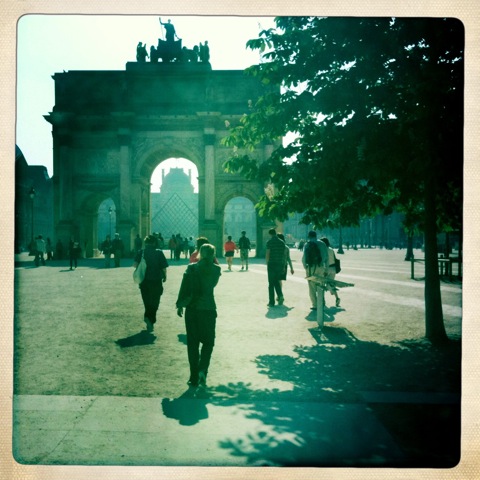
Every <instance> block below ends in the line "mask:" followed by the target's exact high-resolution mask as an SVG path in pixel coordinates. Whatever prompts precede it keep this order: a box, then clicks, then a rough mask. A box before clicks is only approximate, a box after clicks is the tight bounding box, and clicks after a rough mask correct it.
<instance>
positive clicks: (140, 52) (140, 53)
mask: <svg viewBox="0 0 480 480" xmlns="http://www.w3.org/2000/svg"><path fill="white" fill-rule="evenodd" d="M147 57H148V53H147V49H146V48H145V44H144V43H142V42H138V44H137V62H144V61H145V59H146V58H147Z"/></svg>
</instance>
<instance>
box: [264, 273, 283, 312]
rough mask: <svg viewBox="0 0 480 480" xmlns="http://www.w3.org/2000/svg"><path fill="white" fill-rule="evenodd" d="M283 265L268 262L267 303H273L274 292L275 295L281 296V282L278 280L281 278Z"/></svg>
mask: <svg viewBox="0 0 480 480" xmlns="http://www.w3.org/2000/svg"><path fill="white" fill-rule="evenodd" d="M282 272H283V265H276V264H273V265H271V264H268V265H267V273H268V303H270V304H272V305H273V304H274V303H275V292H276V293H277V297H278V298H280V297H283V293H282V284H281V283H280V280H281V278H282Z"/></svg>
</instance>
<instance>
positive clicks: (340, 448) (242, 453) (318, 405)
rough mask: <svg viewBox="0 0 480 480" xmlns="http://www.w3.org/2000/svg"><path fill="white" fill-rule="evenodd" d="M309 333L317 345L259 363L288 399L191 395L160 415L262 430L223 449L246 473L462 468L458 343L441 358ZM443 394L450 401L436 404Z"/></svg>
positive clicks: (217, 392)
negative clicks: (215, 415)
mask: <svg viewBox="0 0 480 480" xmlns="http://www.w3.org/2000/svg"><path fill="white" fill-rule="evenodd" d="M310 331H311V334H312V335H313V337H314V338H315V339H316V341H317V345H315V346H299V347H297V348H295V351H294V354H295V355H294V356H289V355H262V356H259V357H257V358H256V364H257V367H258V369H259V371H260V372H261V373H262V374H264V375H267V376H268V377H269V378H271V379H275V380H282V381H285V382H288V383H290V384H291V385H292V386H293V388H292V389H291V390H287V391H279V390H267V389H255V388H252V386H251V385H249V384H245V383H242V382H239V383H229V384H225V385H220V386H216V387H211V388H208V389H207V390H201V391H197V392H195V393H193V392H192V391H189V392H188V393H186V394H183V395H182V397H180V398H178V399H175V400H173V401H171V403H170V404H169V405H163V407H164V413H165V414H166V415H167V416H169V417H172V418H177V419H179V421H183V422H184V424H185V422H187V423H190V424H193V423H196V422H198V421H200V420H201V419H202V418H207V417H208V405H209V404H211V405H216V406H238V407H239V408H241V409H242V410H243V414H244V415H245V416H246V417H247V418H249V419H254V420H257V421H260V422H261V425H262V428H260V429H258V428H257V429H255V430H254V431H252V432H250V433H248V434H246V435H243V436H239V437H234V436H232V437H230V438H225V439H224V440H223V441H222V442H221V445H220V446H221V447H222V448H224V449H227V450H229V451H230V453H231V454H232V455H234V456H239V457H243V458H246V459H247V462H248V464H250V465H281V466H296V467H300V466H309V467H408V468H451V467H453V466H455V465H456V464H457V463H458V461H459V459H460V404H459V400H460V362H461V345H460V342H459V341H451V342H450V343H449V344H448V345H447V346H445V347H443V348H441V349H438V348H434V347H432V346H431V345H430V344H428V343H426V342H424V341H404V342H401V343H398V344H395V345H392V346H388V345H381V344H378V343H374V342H363V341H360V340H358V339H357V338H355V337H354V336H353V335H352V334H351V333H350V332H349V331H348V330H347V329H345V328H339V327H335V326H325V327H324V328H323V329H322V330H321V331H320V330H319V329H318V328H312V329H311V330H310ZM364 392H374V393H375V395H377V396H379V398H381V397H382V395H383V394H384V393H385V392H388V393H393V394H394V398H396V397H395V395H396V394H397V393H398V392H400V393H399V395H398V400H394V401H391V400H389V401H382V400H379V401H375V402H370V403H369V402H368V401H367V400H365V399H364V398H363V396H362V393H364ZM405 392H406V394H405ZM444 393H450V394H454V395H451V396H449V397H448V398H450V399H452V398H453V399H454V400H450V401H440V402H438V401H437V400H436V399H438V398H439V396H440V397H441V395H442V394H444ZM410 394H413V395H415V394H417V396H416V397H415V398H416V400H415V401H413V402H411V401H408V398H410V397H408V395H410ZM405 395H406V398H407V400H405ZM419 398H420V400H419ZM457 400H458V401H457ZM175 402H176V403H175ZM195 402H199V403H198V404H197V407H198V408H197V407H195V408H193V405H194V404H195ZM165 407H168V408H167V409H166V408H165ZM364 417H368V418H370V417H373V418H375V419H376V420H377V421H378V422H379V423H381V424H382V429H383V428H384V427H385V428H386V430H387V431H388V432H389V436H388V438H390V439H393V442H394V443H393V445H394V446H395V448H392V447H391V446H390V447H388V448H387V446H386V444H385V437H384V436H382V435H383V434H382V432H384V430H380V431H377V430H375V428H376V427H375V428H373V427H372V428H370V427H368V425H372V423H370V424H369V423H368V422H363V423H362V418H364ZM357 423H358V424H357ZM366 425H367V426H366ZM396 448H398V451H397V450H396ZM319 452H321V454H320V453H319Z"/></svg>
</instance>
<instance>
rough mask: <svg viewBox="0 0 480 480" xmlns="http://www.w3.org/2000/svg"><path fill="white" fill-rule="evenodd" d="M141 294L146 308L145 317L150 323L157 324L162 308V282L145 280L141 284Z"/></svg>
mask: <svg viewBox="0 0 480 480" xmlns="http://www.w3.org/2000/svg"><path fill="white" fill-rule="evenodd" d="M140 293H141V294H142V300H143V305H144V307H145V314H144V315H145V317H147V318H148V319H149V320H150V322H152V323H155V322H156V321H157V310H158V307H159V306H160V297H161V296H162V293H163V283H162V280H144V281H143V282H142V283H141V284H140Z"/></svg>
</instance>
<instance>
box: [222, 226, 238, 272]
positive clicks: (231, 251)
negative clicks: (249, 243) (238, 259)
mask: <svg viewBox="0 0 480 480" xmlns="http://www.w3.org/2000/svg"><path fill="white" fill-rule="evenodd" d="M223 249H224V250H225V260H226V261H227V266H228V271H229V272H231V271H232V265H233V256H234V255H235V250H237V246H236V245H235V242H234V241H233V240H232V236H231V235H229V236H228V237H227V241H226V242H225V244H224V245H223Z"/></svg>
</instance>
